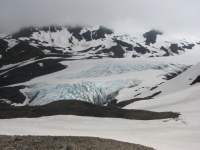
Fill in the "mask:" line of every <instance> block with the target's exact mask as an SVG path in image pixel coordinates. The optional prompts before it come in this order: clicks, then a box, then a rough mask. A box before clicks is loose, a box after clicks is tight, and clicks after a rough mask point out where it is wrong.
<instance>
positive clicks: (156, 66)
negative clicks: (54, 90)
mask: <svg viewBox="0 0 200 150" xmlns="http://www.w3.org/2000/svg"><path fill="white" fill-rule="evenodd" d="M189 67H190V65H185V64H177V63H169V62H155V61H142V60H135V61H133V60H132V61H130V60H123V61H120V63H119V61H117V60H104V61H101V62H98V63H95V64H94V66H93V67H92V68H90V69H87V70H83V71H79V72H76V73H69V74H64V75H61V76H58V77H57V78H58V79H77V78H91V77H100V76H110V75H116V74H123V73H127V72H136V71H144V70H149V69H153V70H162V71H163V72H164V73H166V74H167V73H171V72H183V71H184V70H185V69H187V68H189Z"/></svg>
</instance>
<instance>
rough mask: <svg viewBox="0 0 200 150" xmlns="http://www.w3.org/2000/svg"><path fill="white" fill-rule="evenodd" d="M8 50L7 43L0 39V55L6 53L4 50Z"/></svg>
mask: <svg viewBox="0 0 200 150" xmlns="http://www.w3.org/2000/svg"><path fill="white" fill-rule="evenodd" d="M7 48H8V42H6V41H4V40H2V39H0V54H1V55H2V54H4V53H6V49H7Z"/></svg>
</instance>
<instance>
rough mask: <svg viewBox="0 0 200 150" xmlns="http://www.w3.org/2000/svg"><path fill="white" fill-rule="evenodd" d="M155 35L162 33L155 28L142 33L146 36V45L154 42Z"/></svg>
mask: <svg viewBox="0 0 200 150" xmlns="http://www.w3.org/2000/svg"><path fill="white" fill-rule="evenodd" d="M157 35H162V32H160V31H157V30H151V31H149V32H146V33H144V34H143V36H144V37H145V38H146V41H145V42H146V45H149V44H150V43H152V44H154V43H156V38H157Z"/></svg>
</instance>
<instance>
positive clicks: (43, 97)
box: [26, 79, 141, 106]
mask: <svg viewBox="0 0 200 150" xmlns="http://www.w3.org/2000/svg"><path fill="white" fill-rule="evenodd" d="M140 82H141V81H140V80H137V79H125V80H114V81H108V82H91V81H81V82H80V83H74V84H48V83H38V84H33V85H31V86H29V88H30V89H31V90H30V91H29V92H27V93H26V95H27V97H28V98H29V99H30V101H29V105H31V106H34V105H45V104H48V103H50V102H53V101H57V100H70V99H76V100H82V101H87V102H90V103H94V104H99V105H103V104H106V103H108V102H110V101H111V100H113V99H115V97H116V95H117V93H118V91H119V90H121V89H122V88H126V87H134V86H137V85H139V83H140Z"/></svg>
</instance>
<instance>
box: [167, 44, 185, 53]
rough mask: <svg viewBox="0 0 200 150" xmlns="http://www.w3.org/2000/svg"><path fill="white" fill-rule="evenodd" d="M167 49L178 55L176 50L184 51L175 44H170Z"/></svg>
mask: <svg viewBox="0 0 200 150" xmlns="http://www.w3.org/2000/svg"><path fill="white" fill-rule="evenodd" d="M169 48H170V49H171V51H172V52H173V53H176V54H179V51H178V50H183V51H184V49H182V48H181V47H179V46H178V44H176V43H173V44H171V45H170V47H169Z"/></svg>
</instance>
